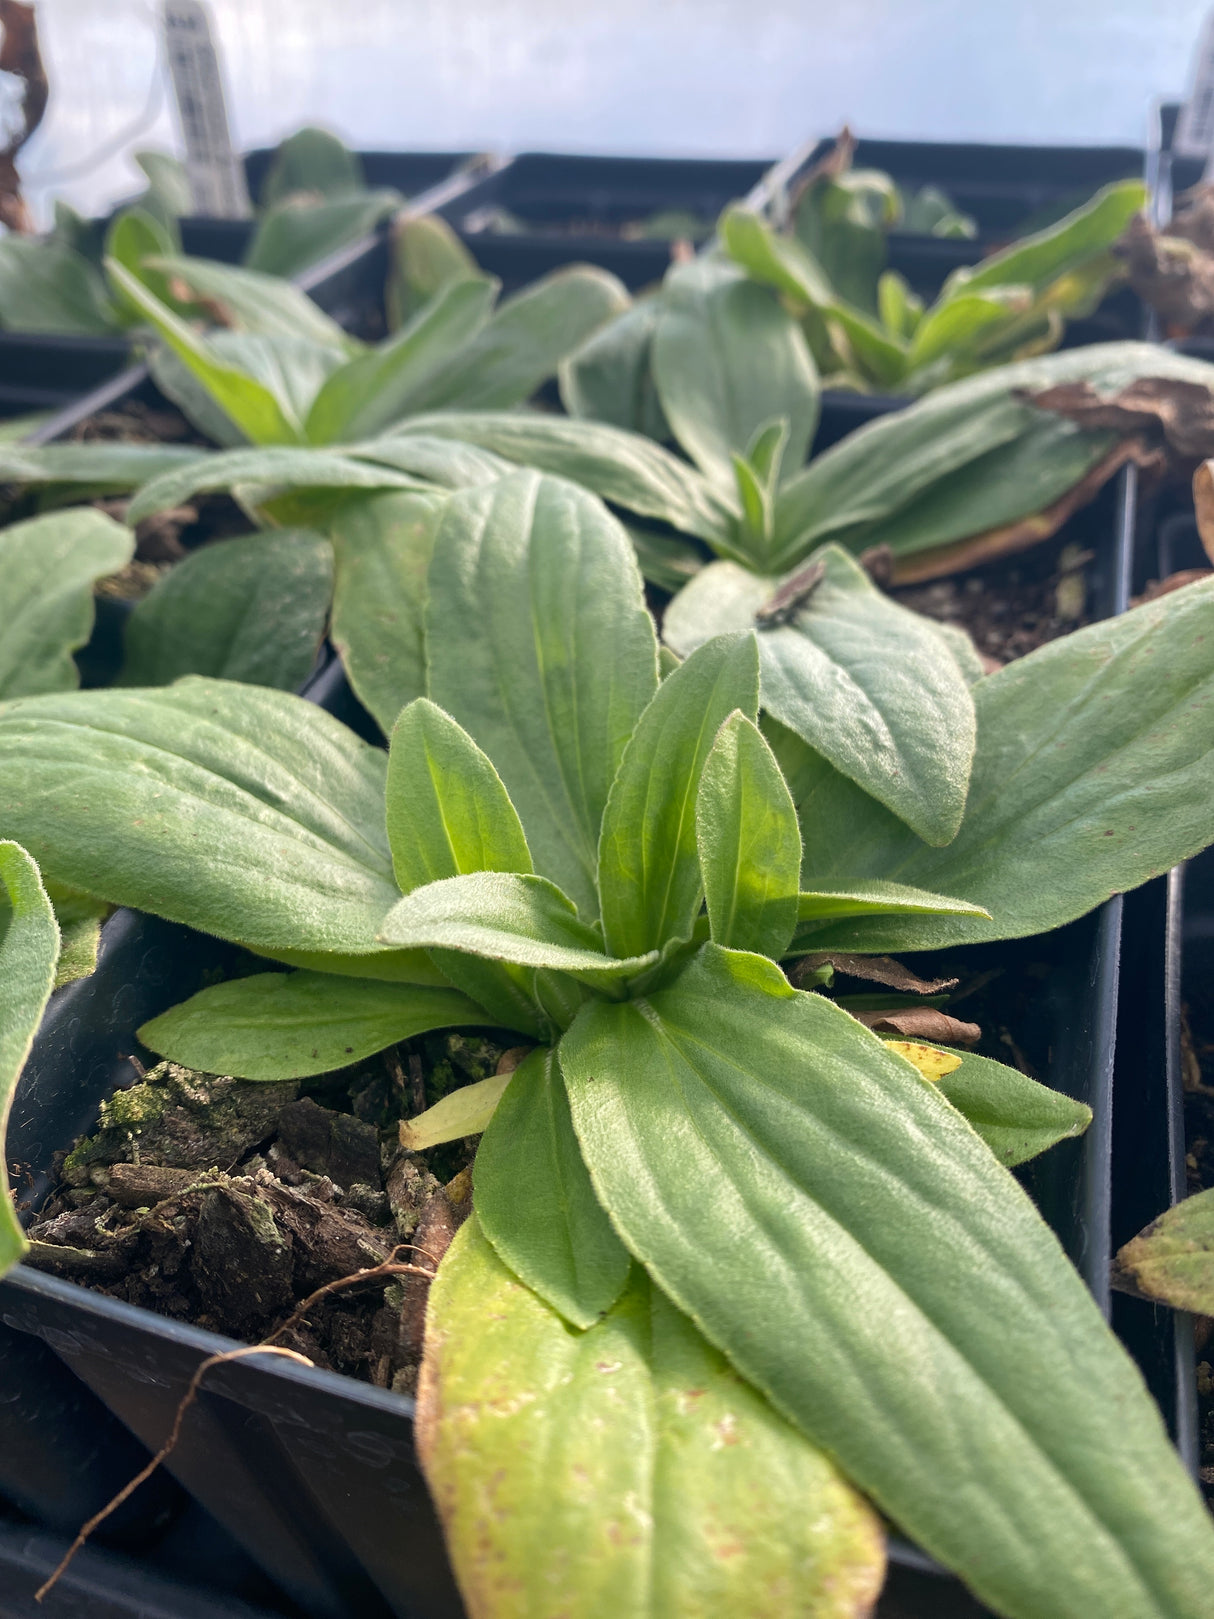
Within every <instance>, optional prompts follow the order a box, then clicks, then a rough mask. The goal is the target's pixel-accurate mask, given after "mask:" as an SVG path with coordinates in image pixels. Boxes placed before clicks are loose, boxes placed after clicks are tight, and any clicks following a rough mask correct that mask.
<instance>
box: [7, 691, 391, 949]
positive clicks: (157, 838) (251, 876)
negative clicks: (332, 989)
mask: <svg viewBox="0 0 1214 1619" xmlns="http://www.w3.org/2000/svg"><path fill="white" fill-rule="evenodd" d="M386 771H387V758H386V756H385V755H384V754H383V753H382V752H381V750H380V749H378V748H373V747H370V746H368V744H367V743H365V742H362V741H360V740H359V739H358V737H356V736H355V735H354V733H353V732H352V731H350V730H347V728H346V727H345V726H344V725H342V724H340V723H339V722H338V721H337V720H335V719H332V718H331V717H330V716H329V715H328V714H326V713H324V712H323V711H322V710H320V709H318V708H316V707H315V706H314V705H313V704H312V703H307V702H305V701H304V700H303V699H302V698H300V697H291V696H288V695H287V694H286V693H285V692H277V691H270V690H268V689H266V688H265V687H259V686H241V685H237V684H235V683H234V682H230V681H222V680H203V679H198V678H195V677H189V678H187V679H185V680H181V681H178V682H177V684H176V685H173V686H167V687H163V688H159V689H153V690H133V691H90V692H75V693H71V694H67V695H60V696H47V697H23V698H18V699H16V700H15V701H13V702H10V703H6V704H4V705H3V706H0V832H3V833H4V834H5V835H12V836H15V837H19V838H20V839H21V840H22V841H23V842H24V843H25V844H26V846H27V847H28V848H29V849H30V852H31V853H32V854H33V855H34V856H35V858H36V859H37V860H39V862H40V864H41V865H42V866H43V867H44V869H45V870H46V871H47V873H48V874H49V875H50V876H52V877H54V878H55V879H56V880H58V881H60V882H64V883H67V884H69V885H70V886H71V887H73V888H77V889H79V890H81V891H82V892H83V893H85V894H88V895H91V896H92V897H93V898H95V899H104V900H108V901H110V902H111V903H112V904H115V905H131V906H134V907H135V908H136V909H137V910H144V911H151V912H152V913H153V915H156V916H163V917H167V918H168V919H169V920H170V921H173V922H184V923H187V924H188V925H189V926H191V927H196V928H199V929H201V930H202V931H203V932H206V933H214V934H217V935H218V936H219V937H220V938H223V939H232V940H234V941H236V942H237V943H240V944H246V945H248V946H250V947H251V948H252V949H256V950H265V951H275V950H303V951H337V952H342V953H345V954H351V955H363V954H368V953H372V952H378V950H379V948H380V947H379V946H378V945H377V944H376V937H375V936H376V933H377V932H378V929H379V923H380V921H381V920H382V918H383V915H384V913H385V911H387V910H388V908H389V906H391V905H392V904H393V903H394V901H395V900H396V899H397V898H398V896H399V890H398V889H397V886H396V883H395V881H394V880H393V877H392V865H391V860H390V857H389V854H388V845H387V837H386V834H385V831H384V780H385V776H386Z"/></svg>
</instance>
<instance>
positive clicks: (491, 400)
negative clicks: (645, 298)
mask: <svg viewBox="0 0 1214 1619" xmlns="http://www.w3.org/2000/svg"><path fill="white" fill-rule="evenodd" d="M627 305H628V294H627V292H626V291H625V290H624V287H623V285H622V283H621V282H619V281H617V280H616V278H615V276H613V275H608V273H607V272H606V271H605V270H596V269H594V268H592V267H591V266H590V265H588V264H573V265H569V266H568V267H567V268H565V269H561V270H555V271H553V273H552V274H551V275H546V276H541V277H540V279H539V280H538V281H533V282H532V283H531V285H530V286H528V287H524V288H523V290H522V291H521V292H516V293H515V294H514V296H513V297H511V298H507V299H505V300H504V301H503V303H502V305H501V307H500V308H499V309H498V311H497V313H496V314H495V315H494V316H493V318H492V320H491V321H490V322H489V323H488V325H487V326H486V327H485V328H484V330H483V331H482V332H481V333H480V335H479V336H478V337H476V338H474V339H473V341H472V342H471V343H469V344H468V345H467V346H466V347H465V348H464V349H463V350H462V351H461V353H460V354H459V355H458V356H457V357H456V358H455V359H454V360H453V361H452V363H451V364H450V365H449V366H447V367H446V368H445V369H444V370H443V372H442V374H441V375H437V376H435V377H434V378H433V379H432V380H431V381H430V382H429V383H427V384H424V385H423V386H422V387H421V388H420V389H419V390H418V393H417V395H416V396H415V398H414V401H413V406H412V408H413V409H414V410H418V411H423V410H455V409H458V410H504V409H506V408H508V407H509V406H511V405H521V404H523V403H524V401H525V400H528V399H530V398H531V396H532V394H533V393H534V392H535V391H536V389H537V388H538V387H539V386H540V384H541V383H543V382H545V381H546V380H547V379H548V378H549V377H551V376H553V375H554V374H555V372H556V370H557V367H558V366H559V365H560V363H561V361H562V360H563V359H564V358H565V356H566V355H567V354H570V353H572V351H573V350H574V349H576V348H578V347H579V346H580V345H581V344H582V343H584V342H585V340H586V339H587V338H588V337H589V336H590V334H591V333H592V332H594V331H597V330H598V328H599V327H600V326H601V325H602V324H603V323H604V321H607V320H610V318H611V317H612V316H613V315H615V314H618V313H619V311H620V310H621V309H624V308H626V307H627Z"/></svg>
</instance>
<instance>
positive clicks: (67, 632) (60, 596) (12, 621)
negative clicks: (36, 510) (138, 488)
mask: <svg viewBox="0 0 1214 1619" xmlns="http://www.w3.org/2000/svg"><path fill="white" fill-rule="evenodd" d="M134 549H135V536H134V535H133V534H132V533H131V531H130V529H129V528H123V526H122V525H121V524H120V523H115V522H114V520H113V519H112V518H110V517H105V516H103V515H102V513H101V512H95V511H90V510H88V509H81V510H79V511H66V512H49V513H47V515H46V516H45V517H32V518H30V520H29V521H28V522H26V523H13V524H12V525H11V526H10V527H8V528H6V529H3V530H0V576H3V579H4V613H3V615H2V616H0V701H3V700H4V699H6V698H9V697H23V696H26V695H27V694H32V693H35V692H46V691H70V690H71V689H72V688H73V687H75V686H78V685H79V684H80V672H79V670H78V669H77V668H76V665H75V663H74V662H73V661H72V653H73V652H74V651H75V650H76V649H77V648H78V647H82V646H83V645H84V643H85V642H86V641H87V640H88V638H89V633H90V632H91V630H92V627H93V585H94V583H95V582H96V581H97V580H98V579H100V578H102V577H103V576H104V575H105V574H107V573H117V571H118V570H119V568H121V567H123V566H124V565H125V564H126V563H127V562H129V561H130V560H131V554H132V552H133V551H134Z"/></svg>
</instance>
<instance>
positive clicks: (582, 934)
mask: <svg viewBox="0 0 1214 1619" xmlns="http://www.w3.org/2000/svg"><path fill="white" fill-rule="evenodd" d="M380 938H381V939H382V941H383V942H384V943H385V944H395V945H402V946H405V947H407V948H413V949H417V948H421V949H423V950H455V951H460V952H463V953H465V954H468V955H474V956H485V957H487V958H488V959H489V960H490V961H507V962H511V963H513V964H515V965H517V966H520V967H551V968H553V969H554V970H556V971H557V972H567V973H569V974H570V975H571V976H572V977H574V978H577V979H581V980H582V981H583V982H585V983H587V984H591V985H598V986H599V987H601V988H603V989H609V988H610V987H611V986H612V985H613V984H615V983H617V982H620V981H622V980H624V979H627V978H633V977H635V976H636V975H637V974H638V973H641V972H644V970H645V969H646V968H647V967H651V966H652V965H653V963H654V962H655V961H656V960H657V959H658V953H657V951H656V950H649V951H645V952H640V953H638V954H636V955H634V956H631V957H615V956H608V955H604V953H603V951H602V948H601V946H600V944H599V938H598V934H597V933H596V932H595V931H594V929H593V928H591V927H588V926H587V924H586V923H585V922H582V921H579V919H578V915H577V912H576V911H575V909H574V907H573V903H572V901H570V900H569V899H568V898H567V897H566V896H565V895H564V894H562V893H561V891H560V889H559V888H557V887H556V886H555V884H553V883H550V882H549V881H548V879H547V878H546V877H536V876H517V875H514V874H511V873H508V872H501V871H480V872H473V873H470V874H469V875H468V876H464V877H445V878H443V879H441V880H440V881H439V882H434V883H427V884H426V886H425V887H424V888H415V889H414V890H413V892H412V893H411V894H407V895H406V896H405V897H404V899H402V900H399V901H398V902H397V903H396V905H394V906H393V908H392V909H391V910H390V911H389V912H388V914H387V916H386V917H385V918H384V922H383V928H382V931H381V933H380ZM444 970H445V969H444Z"/></svg>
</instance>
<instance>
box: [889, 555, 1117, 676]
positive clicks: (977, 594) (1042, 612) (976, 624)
mask: <svg viewBox="0 0 1214 1619" xmlns="http://www.w3.org/2000/svg"><path fill="white" fill-rule="evenodd" d="M1092 560H1093V553H1092V552H1091V551H1087V550H1084V549H1083V548H1082V547H1080V546H1078V545H1076V544H1075V543H1074V542H1073V541H1066V540H1064V539H1062V538H1057V539H1054V540H1051V541H1047V542H1045V543H1044V544H1042V545H1038V546H1034V547H1033V549H1032V550H1030V551H1024V552H1021V554H1020V555H1019V556H1014V557H1005V558H1002V559H1001V560H999V561H997V562H991V563H988V564H987V565H986V566H985V567H982V568H974V569H971V570H970V571H969V572H968V573H958V574H952V575H950V576H949V577H948V578H946V579H937V580H934V581H933V582H932V583H931V584H926V585H905V586H902V587H901V588H897V589H893V590H891V591H890V592H889V594H890V595H891V596H892V597H893V598H894V600H895V601H897V602H901V604H902V605H903V607H910V608H913V609H914V611H915V612H917V613H922V614H924V615H925V617H927V618H934V619H937V620H939V621H940V622H941V623H944V624H955V625H957V626H958V627H959V628H961V629H963V630H966V631H968V632H969V634H970V636H971V638H972V639H973V642H974V645H975V646H976V647H977V648H978V652H979V654H980V655H981V656H982V657H984V658H988V659H994V660H995V661H996V662H997V663H1001V664H1002V663H1011V662H1012V661H1013V660H1014V659H1015V658H1022V657H1024V655H1025V653H1026V652H1032V651H1034V650H1035V649H1036V648H1037V647H1039V646H1044V645H1045V643H1046V642H1047V641H1053V640H1056V639H1057V637H1058V636H1060V635H1069V634H1070V632H1071V631H1072V630H1078V629H1082V627H1083V626H1084V625H1085V624H1087V623H1090V621H1091V620H1090V611H1091V602H1090V597H1091V594H1092V592H1091V587H1090V584H1089V581H1088V578H1087V567H1088V564H1089V563H1090V562H1091V561H1092Z"/></svg>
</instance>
